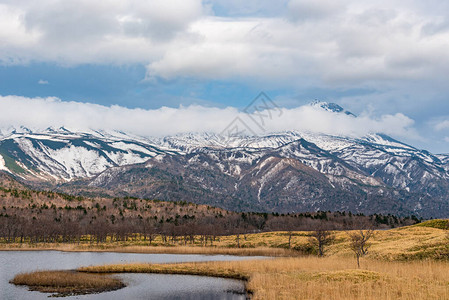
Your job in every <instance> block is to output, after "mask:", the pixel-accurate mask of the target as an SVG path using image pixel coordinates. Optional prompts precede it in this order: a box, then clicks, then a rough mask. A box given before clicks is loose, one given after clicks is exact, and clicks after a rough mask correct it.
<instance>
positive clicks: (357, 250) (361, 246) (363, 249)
mask: <svg viewBox="0 0 449 300" xmlns="http://www.w3.org/2000/svg"><path fill="white" fill-rule="evenodd" d="M348 234H349V239H350V241H349V242H350V244H349V246H350V248H351V250H352V251H353V252H354V254H355V256H356V258H357V267H358V268H360V257H362V256H365V255H366V254H367V253H368V248H369V247H370V246H371V245H370V244H369V243H368V241H369V239H370V238H371V237H372V236H373V235H374V230H373V229H368V230H358V231H353V232H350V233H348Z"/></svg>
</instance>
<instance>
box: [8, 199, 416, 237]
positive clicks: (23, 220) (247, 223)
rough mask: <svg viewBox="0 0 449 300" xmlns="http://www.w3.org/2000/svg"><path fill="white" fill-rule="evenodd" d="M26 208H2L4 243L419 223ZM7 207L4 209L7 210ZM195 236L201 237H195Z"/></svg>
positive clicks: (333, 216) (335, 216)
mask: <svg viewBox="0 0 449 300" xmlns="http://www.w3.org/2000/svg"><path fill="white" fill-rule="evenodd" d="M46 207H47V208H42V207H40V208H36V209H35V210H37V211H38V212H39V211H40V212H39V213H37V214H35V213H33V212H32V211H33V210H31V209H30V210H27V209H18V210H16V209H3V210H4V212H2V213H0V241H2V242H4V243H39V242H45V243H56V242H57V243H80V242H81V241H83V242H86V241H88V242H91V243H101V242H122V241H125V242H126V241H136V240H139V241H144V242H148V243H151V242H152V241H153V240H154V239H155V237H156V236H160V237H161V240H162V241H163V242H164V243H174V242H178V243H179V242H182V243H185V244H187V243H195V242H198V241H201V242H202V243H204V244H206V243H208V242H209V243H213V241H214V240H215V238H216V237H217V236H221V235H239V234H248V233H256V232H264V231H288V232H291V231H299V230H316V229H317V228H320V229H326V230H337V229H366V228H377V229H379V228H392V227H397V226H404V225H411V224H415V223H417V222H419V220H418V219H417V218H415V217H405V218H398V217H395V216H391V215H388V216H382V215H371V216H365V215H363V214H358V215H353V214H351V213H345V212H318V213H305V214H287V215H283V214H281V215H280V214H275V213H274V214H268V213H231V212H229V213H226V214H223V213H222V212H221V211H220V213H217V214H209V215H208V214H206V213H202V214H199V215H196V216H195V215H189V214H184V215H180V214H178V213H176V214H174V215H171V216H168V215H165V216H164V217H158V216H157V215H151V216H149V215H140V214H139V215H137V216H135V215H123V216H122V217H116V216H115V215H108V214H107V213H105V210H104V209H103V208H102V207H100V206H98V207H97V208H95V207H94V209H84V208H80V207H78V208H76V207H75V208H73V209H66V208H62V209H57V208H56V207H55V206H53V208H51V206H50V207H49V206H47V205H46ZM5 211H8V212H5ZM198 239H199V240H198Z"/></svg>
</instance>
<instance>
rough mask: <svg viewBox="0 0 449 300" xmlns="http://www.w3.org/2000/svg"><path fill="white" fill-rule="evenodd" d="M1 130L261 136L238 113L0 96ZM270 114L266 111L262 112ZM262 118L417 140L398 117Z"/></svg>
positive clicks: (286, 113)
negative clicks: (234, 126) (241, 131)
mask: <svg viewBox="0 0 449 300" xmlns="http://www.w3.org/2000/svg"><path fill="white" fill-rule="evenodd" d="M0 112H1V113H0V114H1V115H0V128H7V127H10V126H25V127H28V128H31V129H41V130H42V129H45V128H47V127H50V126H54V127H59V126H66V127H67V128H70V129H76V130H85V129H104V130H121V131H125V132H129V133H133V134H137V135H142V136H164V135H173V134H177V133H185V132H215V133H220V132H222V131H223V130H224V129H225V128H226V127H227V126H228V125H229V124H230V123H231V122H232V121H233V120H235V119H236V118H237V117H238V118H240V119H241V120H242V121H243V122H245V123H246V124H247V126H249V127H250V128H251V129H252V130H254V131H256V132H257V133H262V130H261V129H259V127H258V126H257V124H255V123H254V122H253V121H252V119H254V120H259V121H258V124H259V125H260V124H262V123H261V121H260V120H261V119H260V118H259V115H258V114H253V115H251V117H252V119H251V118H250V116H248V115H246V114H245V113H243V112H239V111H238V110H237V109H235V108H232V107H228V108H212V107H203V106H197V105H192V106H187V107H182V106H181V107H179V108H169V107H161V108H159V109H154V110H145V109H140V108H137V109H129V108H124V107H121V106H116V105H114V106H110V107H107V106H102V105H97V104H90V103H80V102H65V101H61V100H59V99H57V98H24V97H18V96H4V97H2V96H0ZM262 113H263V114H265V115H269V112H267V111H265V112H262ZM271 115H272V116H271V118H269V117H265V118H263V123H264V124H263V126H262V127H263V129H264V130H265V131H264V132H265V133H268V132H278V131H285V130H299V131H303V130H307V131H312V132H322V133H328V134H344V135H351V136H362V135H365V134H368V133H372V132H383V133H386V134H391V135H393V136H398V137H402V136H405V137H408V138H416V133H415V131H414V129H413V124H414V122H413V120H411V119H410V118H408V117H407V116H405V115H403V114H394V115H383V116H381V117H378V118H375V117H372V116H370V115H368V114H363V115H361V116H359V117H357V118H355V117H352V116H348V115H345V114H336V113H332V112H327V111H324V110H321V109H318V108H316V107H312V106H309V105H306V106H301V107H297V108H292V109H285V108H283V109H282V114H281V115H280V116H279V112H271Z"/></svg>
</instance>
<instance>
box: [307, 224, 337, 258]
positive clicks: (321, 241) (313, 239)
mask: <svg viewBox="0 0 449 300" xmlns="http://www.w3.org/2000/svg"><path fill="white" fill-rule="evenodd" d="M334 240H335V234H334V233H333V232H332V231H330V230H326V229H318V230H315V231H312V233H311V234H310V237H309V241H310V243H311V244H312V245H313V246H314V247H315V248H317V249H318V256H324V254H325V250H326V247H327V246H329V245H331V244H332V243H333V242H334Z"/></svg>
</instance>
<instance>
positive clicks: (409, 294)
mask: <svg viewBox="0 0 449 300" xmlns="http://www.w3.org/2000/svg"><path fill="white" fill-rule="evenodd" d="M355 268H356V262H355V259H350V258H341V257H325V258H318V257H294V258H275V259H267V260H249V261H239V262H206V263H182V264H120V265H105V266H93V267H84V268H80V269H79V271H80V272H94V273H121V272H126V273H130V272H137V273H167V274H194V275H204V276H218V277H227V278H238V279H244V280H246V281H247V282H246V287H247V290H248V291H249V292H250V293H252V294H253V299H369V300H370V299H373V300H374V299H376V300H377V299H387V300H388V299H449V263H447V262H443V261H428V260H425V261H412V262H388V261H379V260H373V259H363V260H362V268H361V269H355Z"/></svg>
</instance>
